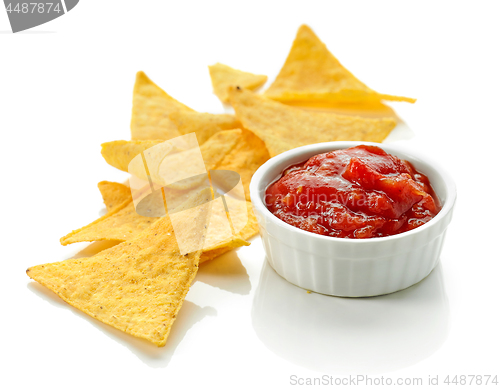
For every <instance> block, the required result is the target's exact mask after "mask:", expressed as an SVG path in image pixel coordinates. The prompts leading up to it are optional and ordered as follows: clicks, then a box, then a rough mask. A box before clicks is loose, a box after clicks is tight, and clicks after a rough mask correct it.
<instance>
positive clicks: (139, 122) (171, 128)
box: [130, 72, 192, 140]
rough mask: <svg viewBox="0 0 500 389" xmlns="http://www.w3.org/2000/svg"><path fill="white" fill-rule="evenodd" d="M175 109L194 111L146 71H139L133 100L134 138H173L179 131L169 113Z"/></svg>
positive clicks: (132, 128) (132, 122)
mask: <svg viewBox="0 0 500 389" xmlns="http://www.w3.org/2000/svg"><path fill="white" fill-rule="evenodd" d="M175 111H187V112H189V111H192V109H191V108H189V107H187V106H186V105H184V104H182V103H180V102H179V101H177V100H175V99H174V98H173V97H171V96H169V95H168V94H167V93H165V92H164V91H163V90H162V89H161V88H160V87H159V86H157V85H156V84H155V83H154V82H153V81H151V80H150V79H149V78H148V76H146V74H144V72H138V73H137V76H136V79H135V85H134V94H133V101H132V120H131V122H130V129H131V131H132V139H136V140H137V139H152V140H156V139H171V138H175V137H176V136H179V135H180V134H179V131H177V127H176V126H175V124H174V123H172V121H171V120H170V119H169V117H168V115H170V114H171V113H172V112H175Z"/></svg>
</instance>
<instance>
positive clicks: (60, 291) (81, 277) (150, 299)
mask: <svg viewBox="0 0 500 389" xmlns="http://www.w3.org/2000/svg"><path fill="white" fill-rule="evenodd" d="M210 200H211V194H210V191H209V190H208V192H207V191H206V190H205V191H203V192H202V193H200V194H199V195H198V196H196V197H195V198H194V199H190V200H189V201H190V202H191V203H190V206H193V207H194V206H195V205H197V204H204V203H205V201H210ZM208 204H210V203H206V204H204V205H198V206H197V207H196V208H190V209H189V210H188V211H186V212H189V217H187V218H186V221H185V225H184V226H183V228H184V229H185V230H186V231H191V230H193V229H195V230H197V231H204V226H206V223H207V219H208V218H209V213H210V207H209V205H208ZM176 232H177V229H176ZM195 238H196V239H200V240H202V239H204V237H203V236H202V235H201V234H198V236H196V237H195ZM200 254H201V251H200V250H198V251H196V252H192V253H189V254H186V255H181V254H180V252H179V248H178V245H177V241H176V239H175V235H174V231H173V228H172V225H171V224H170V221H169V219H168V218H167V217H165V218H162V219H160V220H158V221H157V222H156V223H154V224H153V225H152V226H151V227H150V228H148V229H147V230H145V231H143V232H142V233H140V234H138V235H137V236H136V237H135V238H134V239H132V240H129V241H127V242H124V243H121V244H119V245H117V246H114V247H112V248H109V249H107V250H104V251H101V252H100V253H98V254H96V255H95V256H93V257H90V258H78V259H68V260H66V261H62V262H56V263H51V264H45V265H38V266H34V267H32V268H29V269H28V270H27V274H28V276H29V277H31V278H32V279H34V280H35V281H37V282H39V283H40V284H42V285H44V286H46V287H47V288H49V289H50V290H52V291H53V292H55V293H56V294H57V295H58V296H59V297H61V298H62V299H63V300H65V301H66V302H67V303H68V304H70V305H72V306H74V307H75V308H77V309H79V310H81V311H82V312H85V313H86V314H88V315H89V316H91V317H94V318H95V319H97V320H99V321H101V322H103V323H106V324H109V325H111V326H112V327H114V328H116V329H119V330H121V331H124V332H126V333H128V334H130V335H133V336H136V337H139V338H143V339H146V340H148V341H150V342H152V343H154V344H156V345H157V346H164V345H165V343H166V340H167V337H168V334H169V332H170V328H171V327H172V324H173V322H174V320H175V318H176V315H177V313H178V311H179V309H180V308H181V306H182V303H183V301H184V298H185V296H186V293H187V292H188V290H189V286H190V285H191V282H192V280H193V278H194V277H195V275H196V273H197V271H198V263H199V258H200Z"/></svg>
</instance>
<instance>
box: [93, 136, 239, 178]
mask: <svg viewBox="0 0 500 389" xmlns="http://www.w3.org/2000/svg"><path fill="white" fill-rule="evenodd" d="M240 137H241V130H226V131H220V132H218V133H216V134H214V135H213V136H212V137H210V139H208V140H207V141H206V142H205V143H204V144H203V145H201V146H200V150H201V155H202V156H203V160H204V161H205V166H206V169H207V170H211V169H215V167H216V166H217V164H218V163H219V162H220V161H221V160H222V159H223V158H224V157H225V156H226V154H227V153H229V152H230V151H231V150H232V148H233V147H234V146H235V145H236V143H237V142H238V141H239V139H240ZM163 142H164V140H155V141H152V140H149V141H142V140H131V141H126V140H116V141H112V142H106V143H103V144H102V145H101V146H102V150H101V154H102V156H103V157H104V159H105V160H106V162H107V163H108V164H110V165H111V166H113V167H116V168H117V169H120V170H122V171H124V172H128V171H129V164H130V162H131V161H132V160H133V159H134V158H135V157H136V156H137V155H139V154H140V153H142V152H144V151H146V150H147V149H149V148H151V147H153V146H156V145H159V144H161V143H163ZM189 151H190V150H187V152H189ZM194 151H197V150H194ZM165 154H167V152H166V151H165ZM185 157H186V155H184V154H181V153H179V156H178V159H179V161H178V162H179V164H180V166H182V165H185V164H186V162H185V161H186V160H189V159H184V158H185ZM141 166H142V165H141ZM139 170H140V169H138V170H137V171H131V172H130V173H133V174H135V175H137V177H139V178H142V179H147V177H143V172H142V171H139ZM150 173H151V174H152V177H153V176H154V174H153V172H150ZM158 174H159V172H158ZM154 178H158V180H159V182H157V183H158V184H160V185H161V178H160V177H154ZM155 182H156V181H155Z"/></svg>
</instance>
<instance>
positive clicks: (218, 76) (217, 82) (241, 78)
mask: <svg viewBox="0 0 500 389" xmlns="http://www.w3.org/2000/svg"><path fill="white" fill-rule="evenodd" d="M208 70H209V71H210V78H211V79H212V86H213V88H214V93H215V94H216V95H217V97H218V98H219V99H220V101H222V102H223V103H228V102H229V95H228V93H227V91H228V88H229V87H230V86H239V87H241V88H246V89H250V90H254V89H257V88H258V87H259V86H262V85H264V84H265V83H266V81H267V76H262V75H257V74H252V73H247V72H242V71H241V70H237V69H233V68H231V67H229V66H227V65H223V64H221V63H217V64H215V65H212V66H209V67H208Z"/></svg>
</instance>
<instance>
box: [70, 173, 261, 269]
mask: <svg viewBox="0 0 500 389" xmlns="http://www.w3.org/2000/svg"><path fill="white" fill-rule="evenodd" d="M109 184H116V185H117V186H118V185H123V184H118V183H116V182H109ZM123 186H124V187H125V188H127V189H128V191H129V192H128V193H126V192H121V197H120V194H118V192H117V193H116V197H115V199H116V202H117V203H120V204H122V203H125V204H126V205H125V206H124V207H122V208H121V209H120V210H118V211H115V212H110V213H108V214H106V215H104V216H102V217H100V218H99V219H97V220H95V221H94V222H92V223H90V224H89V225H87V226H85V227H82V228H80V229H78V230H75V231H73V232H71V233H69V234H68V235H66V236H65V237H63V238H61V244H63V245H68V244H72V243H77V242H95V241H117V242H125V241H127V240H130V239H134V238H135V237H137V235H138V234H140V233H141V232H142V231H144V230H145V229H147V228H148V227H150V226H151V225H152V224H153V223H155V222H156V221H157V220H159V219H160V218H159V217H145V216H141V215H139V214H138V213H137V212H136V211H135V208H134V204H133V203H132V198H131V195H130V189H129V188H128V187H126V186H125V185H123ZM193 192H196V189H195V190H190V191H185V192H178V194H177V196H175V202H174V203H173V204H172V206H173V208H175V206H176V204H178V205H181V204H183V203H185V202H186V201H187V200H188V199H189V197H190V195H192V193H193ZM104 196H105V194H103V198H104ZM172 197H174V196H172ZM246 206H247V215H246V216H247V219H248V221H247V224H246V225H245V227H244V228H243V229H242V230H241V231H239V233H238V235H235V236H233V237H232V239H230V240H227V241H225V242H221V243H220V244H219V245H217V246H215V247H207V248H206V249H204V250H203V253H202V255H201V258H200V263H201V262H205V261H207V260H210V259H213V258H215V257H216V256H218V255H221V254H223V253H225V252H226V251H229V250H232V249H234V248H237V247H241V246H248V244H249V243H248V242H247V240H248V239H250V238H252V237H253V236H255V235H256V234H257V233H258V224H257V219H256V218H255V214H254V213H253V210H252V204H251V203H250V202H249V201H247V202H246ZM234 216H236V217H243V216H242V215H241V216H240V215H234ZM213 217H214V215H212V218H213ZM216 217H217V216H216ZM212 222H214V223H217V220H212Z"/></svg>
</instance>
